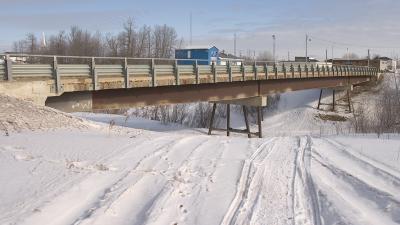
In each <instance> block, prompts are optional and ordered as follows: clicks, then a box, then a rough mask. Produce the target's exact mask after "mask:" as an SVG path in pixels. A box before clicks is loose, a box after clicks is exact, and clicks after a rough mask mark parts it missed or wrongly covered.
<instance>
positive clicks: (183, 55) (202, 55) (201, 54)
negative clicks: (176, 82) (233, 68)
mask: <svg viewBox="0 0 400 225" xmlns="http://www.w3.org/2000/svg"><path fill="white" fill-rule="evenodd" d="M218 57H219V50H218V48H217V47H215V46H188V47H186V48H182V49H176V50H175V59H184V60H178V64H179V65H191V64H194V63H195V61H196V60H197V64H198V65H211V64H212V62H217V61H218Z"/></svg>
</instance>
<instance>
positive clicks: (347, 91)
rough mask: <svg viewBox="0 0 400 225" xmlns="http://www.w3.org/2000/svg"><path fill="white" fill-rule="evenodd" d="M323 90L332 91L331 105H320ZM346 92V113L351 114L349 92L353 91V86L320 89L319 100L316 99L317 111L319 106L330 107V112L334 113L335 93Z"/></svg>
mask: <svg viewBox="0 0 400 225" xmlns="http://www.w3.org/2000/svg"><path fill="white" fill-rule="evenodd" d="M323 90H332V104H327V103H322V102H321V98H322V94H323ZM343 90H344V91H346V100H347V103H348V104H347V105H346V106H348V111H349V113H351V112H352V110H351V96H350V91H351V90H353V85H349V86H345V87H336V88H327V89H325V88H322V89H321V91H320V93H319V98H318V105H317V109H318V110H320V108H321V105H332V111H335V107H336V105H337V104H336V91H343Z"/></svg>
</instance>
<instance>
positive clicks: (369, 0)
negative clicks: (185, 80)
mask: <svg viewBox="0 0 400 225" xmlns="http://www.w3.org/2000/svg"><path fill="white" fill-rule="evenodd" d="M399 11H400V0H329V1H328V0H279V1H266V0H264V1H256V0H246V1H243V0H242V1H235V0H232V1H228V0H201V1H199V0H198V1H190V0H186V1H182V0H168V1H166V0H142V1H137V0H107V1H106V0H0V51H3V50H10V48H11V45H12V42H13V41H14V40H17V39H22V38H24V36H25V34H26V33H27V32H34V33H36V34H37V35H40V34H41V33H42V32H45V34H47V35H49V34H53V33H55V32H58V31H59V30H63V29H69V27H71V26H72V25H78V26H80V27H82V28H85V29H89V30H93V31H96V30H99V31H101V32H104V33H107V32H111V33H116V32H118V31H119V30H121V27H122V24H123V22H124V21H125V20H126V19H127V18H128V17H133V18H134V19H135V20H136V23H137V25H138V26H140V25H143V24H148V25H154V24H167V25H169V26H173V27H175V28H176V30H177V32H178V35H179V36H180V37H183V38H184V39H185V40H186V42H188V40H189V24H190V23H189V15H190V12H192V14H193V44H194V45H216V46H217V47H218V48H219V49H224V50H226V51H228V52H233V36H234V33H235V32H236V33H237V37H238V38H237V49H238V54H239V52H240V51H241V52H242V54H246V53H247V52H248V50H252V51H253V50H255V51H256V52H257V54H258V52H260V51H265V50H268V51H271V49H272V35H273V34H275V35H276V37H277V54H278V56H279V58H287V54H288V51H290V55H291V56H292V57H293V56H295V55H299V56H304V55H305V35H306V33H307V34H309V35H310V36H311V42H310V44H309V45H310V50H309V52H310V53H309V54H310V55H311V56H315V57H319V58H324V57H325V49H328V51H329V53H328V55H329V57H331V55H332V46H333V53H334V57H341V56H342V55H343V54H345V53H346V51H347V48H349V51H350V52H355V53H357V54H358V55H360V56H364V55H366V54H367V49H368V48H371V52H372V54H377V53H378V54H381V55H386V56H389V57H395V56H396V55H397V54H399V53H400V29H399V26H398V21H400V12H399Z"/></svg>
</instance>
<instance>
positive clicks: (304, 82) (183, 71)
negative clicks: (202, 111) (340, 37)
mask: <svg viewBox="0 0 400 225" xmlns="http://www.w3.org/2000/svg"><path fill="white" fill-rule="evenodd" d="M0 59H1V60H0V93H4V94H8V95H11V96H15V97H19V98H23V99H28V100H31V101H34V102H36V103H37V104H41V105H49V106H51V107H54V108H58V109H61V110H64V111H92V110H96V109H118V108H129V107H135V106H147V105H160V104H174V103H184V102H199V101H219V100H232V99H240V98H248V97H254V96H262V95H268V94H273V93H279V92H285V91H294V90H302V89H310V88H330V87H343V86H352V85H356V84H360V83H363V82H367V81H370V80H372V79H376V77H377V76H378V75H379V73H380V71H379V70H378V69H376V68H373V67H359V66H340V65H328V64H326V65H322V66H314V65H313V64H311V63H303V64H298V63H296V64H294V63H293V64H291V63H279V64H274V63H273V62H261V61H254V62H247V61H246V62H244V61H243V62H242V63H241V65H235V64H234V63H230V62H227V65H217V64H215V63H212V64H211V65H203V64H205V62H204V61H201V60H182V59H160V58H124V57H82V56H54V55H51V56H50V55H24V54H9V55H6V54H0ZM183 62H184V63H183ZM182 64H184V65H182Z"/></svg>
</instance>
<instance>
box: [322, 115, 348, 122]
mask: <svg viewBox="0 0 400 225" xmlns="http://www.w3.org/2000/svg"><path fill="white" fill-rule="evenodd" d="M317 117H318V118H319V119H321V120H323V121H335V122H345V121H347V118H346V117H344V116H340V115H333V114H318V115H317Z"/></svg>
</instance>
